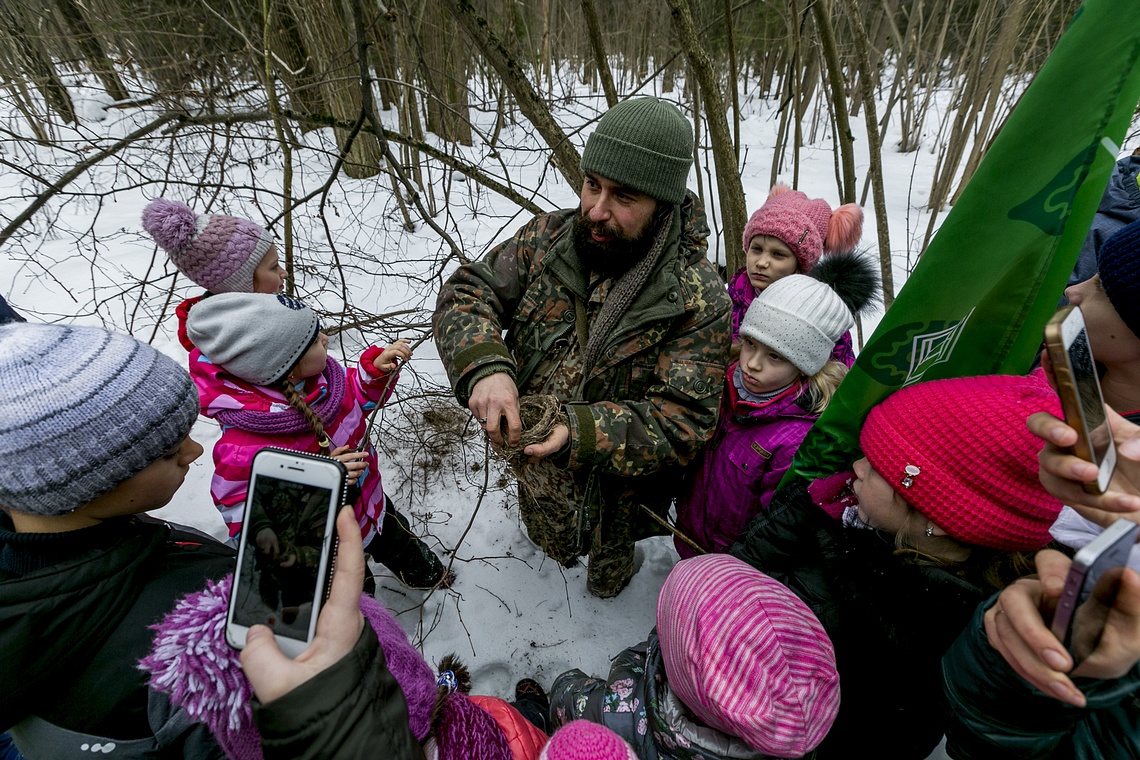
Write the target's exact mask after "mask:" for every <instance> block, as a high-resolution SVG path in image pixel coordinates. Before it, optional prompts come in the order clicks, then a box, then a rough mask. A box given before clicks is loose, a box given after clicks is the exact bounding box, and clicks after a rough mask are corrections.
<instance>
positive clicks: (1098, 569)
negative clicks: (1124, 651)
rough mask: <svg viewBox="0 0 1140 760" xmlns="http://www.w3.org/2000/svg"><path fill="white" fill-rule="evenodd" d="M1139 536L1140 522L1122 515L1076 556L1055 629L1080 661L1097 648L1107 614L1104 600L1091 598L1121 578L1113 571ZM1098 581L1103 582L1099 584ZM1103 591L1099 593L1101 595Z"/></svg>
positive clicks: (1055, 621) (1062, 593) (1126, 562)
mask: <svg viewBox="0 0 1140 760" xmlns="http://www.w3.org/2000/svg"><path fill="white" fill-rule="evenodd" d="M1137 536H1140V524H1137V523H1135V522H1133V521H1132V520H1126V519H1124V518H1121V519H1119V520H1117V521H1116V522H1114V523H1113V524H1112V525H1110V526H1108V527H1107V528H1105V529H1104V530H1103V531H1101V534H1100V535H1099V536H1097V537H1096V538H1094V539H1093V540H1092V541H1090V542H1089V543H1088V544H1086V545H1085V546H1084V547H1083V548H1082V549H1081V550H1080V551H1078V552H1077V553H1076V556H1074V557H1073V564H1072V566H1070V567H1069V574H1068V576H1066V578H1065V588H1064V590H1063V591H1062V592H1061V598H1060V600H1059V601H1058V602H1057V611H1056V612H1055V613H1054V614H1053V625H1052V631H1053V635H1054V636H1056V637H1057V639H1058V640H1059V641H1060V642H1061V643H1063V644H1064V645H1065V647H1066V648H1068V650H1069V653H1070V654H1072V655H1073V658H1074V659H1075V660H1076V661H1077V662H1080V661H1081V660H1083V659H1084V658H1085V657H1087V656H1088V654H1089V653H1090V652H1092V651H1093V650H1094V649H1096V645H1097V642H1098V641H1100V633H1101V631H1102V630H1103V629H1104V617H1105V615H1106V614H1107V608H1106V607H1105V606H1104V605H1103V604H1097V603H1096V602H1095V600H1094V602H1093V603H1092V604H1090V603H1089V600H1090V598H1092V597H1093V595H1094V594H1093V592H1094V590H1097V591H1098V592H1103V591H1104V590H1105V585H1107V584H1111V583H1115V582H1116V581H1117V580H1119V573H1118V572H1113V571H1114V570H1116V569H1118V568H1121V567H1123V566H1125V565H1127V564H1128V557H1129V554H1130V553H1131V552H1132V547H1133V546H1134V545H1135V544H1136V538H1137ZM1098 584H1102V586H1101V587H1100V588H1098ZM1104 595H1105V594H1104V593H1097V594H1096V596H1097V598H1098V599H1100V598H1103V597H1104Z"/></svg>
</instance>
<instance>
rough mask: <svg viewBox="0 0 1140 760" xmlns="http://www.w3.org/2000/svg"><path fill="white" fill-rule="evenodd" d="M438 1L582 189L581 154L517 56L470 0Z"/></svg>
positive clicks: (566, 173)
mask: <svg viewBox="0 0 1140 760" xmlns="http://www.w3.org/2000/svg"><path fill="white" fill-rule="evenodd" d="M441 2H442V3H443V5H444V6H445V7H446V8H447V9H448V10H449V11H451V13H452V14H453V15H454V16H455V19H456V20H457V21H458V22H459V25H460V26H461V27H463V30H464V31H465V32H467V36H468V38H469V39H470V40H471V41H472V42H473V43H474V44H475V47H477V48H478V49H479V51H480V52H481V53H482V54H483V57H484V58H486V59H487V62H488V63H490V64H491V66H492V67H493V68H494V69H495V72H496V73H498V75H499V76H500V77H501V78H502V80H503V83H504V84H505V85H506V86H507V87H508V88H509V89H510V91H511V94H512V95H514V97H515V101H516V102H517V103H518V107H519V110H520V111H522V112H523V115H524V116H526V117H527V119H529V120H530V123H531V124H533V125H534V128H535V129H537V130H538V133H539V134H540V135H542V139H543V140H545V141H546V144H547V145H548V146H550V149H551V151H553V153H554V155H553V156H552V160H553V161H554V165H555V166H556V167H557V168H558V171H560V172H561V173H562V176H563V177H565V178H566V181H567V182H568V183H570V186H571V187H573V188H574V190H575V191H578V190H581V188H582V167H581V163H582V157H581V156H580V155H579V154H578V150H577V149H576V148H575V147H574V145H573V143H571V142H570V140H569V139H568V138H567V137H566V133H565V132H563V131H562V128H561V127H559V126H558V123H557V122H556V121H555V120H554V116H553V115H551V113H550V108H549V107H548V106H547V104H546V102H545V101H543V100H542V98H541V97H540V96H539V94H538V92H537V91H536V90H535V89H534V85H532V84H531V83H530V79H529V78H528V77H527V72H526V69H525V68H523V66H521V65H520V63H519V60H518V58H517V56H516V55H515V54H514V52H512V51H511V50H508V49H507V47H506V45H504V44H503V42H502V41H501V40H500V39H499V37H498V35H496V34H495V33H494V32H493V31H492V30H491V27H490V24H488V23H487V20H486V19H485V18H483V17H482V16H480V15H478V14H477V13H476V12H475V8H474V7H473V6H472V5H471V2H470V0H441ZM738 181H739V180H738Z"/></svg>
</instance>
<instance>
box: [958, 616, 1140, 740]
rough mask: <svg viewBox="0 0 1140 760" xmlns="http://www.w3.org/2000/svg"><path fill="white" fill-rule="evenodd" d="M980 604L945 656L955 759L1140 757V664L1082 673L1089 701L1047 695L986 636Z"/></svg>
mask: <svg viewBox="0 0 1140 760" xmlns="http://www.w3.org/2000/svg"><path fill="white" fill-rule="evenodd" d="M993 601H994V600H993V599H990V600H989V601H986V602H983V603H982V604H981V605H979V607H978V610H977V613H976V614H975V615H974V620H973V622H972V623H971V624H970V625H969V626H968V627H967V628H966V630H965V631H964V632H963V633H962V635H961V636H960V637H958V640H957V641H955V642H954V645H953V646H952V647H950V651H949V652H947V653H946V656H945V657H944V658H943V660H942V673H943V676H944V678H945V681H946V700H947V704H948V707H949V710H950V717H949V720H948V724H947V727H946V752H947V754H949V755H950V757H953V758H955V760H989V758H996V757H1001V758H1025V759H1026V760H1028V759H1029V758H1049V760H1062V758H1064V759H1066V760H1067V759H1068V758H1080V759H1081V760H1125V758H1138V757H1140V666H1133V668H1132V670H1131V671H1129V672H1128V673H1126V674H1125V675H1124V676H1123V677H1121V678H1118V679H1115V680H1111V681H1101V680H1097V679H1093V678H1078V679H1076V680H1075V681H1074V684H1075V685H1076V686H1077V688H1078V689H1080V690H1081V691H1082V692H1084V695H1085V698H1086V700H1087V702H1086V704H1085V707H1083V708H1077V707H1073V706H1071V705H1067V704H1065V703H1063V702H1059V701H1058V700H1056V699H1053V698H1052V697H1048V696H1046V695H1044V694H1042V693H1041V692H1039V691H1037V690H1036V689H1035V688H1033V687H1032V686H1030V685H1029V683H1028V682H1026V681H1025V680H1023V679H1022V678H1021V676H1019V675H1017V673H1015V672H1014V671H1013V668H1011V667H1010V666H1009V664H1008V663H1007V662H1006V661H1005V659H1004V658H1003V657H1002V656H1001V654H999V653H998V651H997V650H996V649H994V648H993V647H991V646H990V645H989V642H988V641H987V640H986V631H985V626H984V623H983V621H982V618H983V617H984V615H985V612H986V610H987V609H989V608H990V606H991V605H992V604H993Z"/></svg>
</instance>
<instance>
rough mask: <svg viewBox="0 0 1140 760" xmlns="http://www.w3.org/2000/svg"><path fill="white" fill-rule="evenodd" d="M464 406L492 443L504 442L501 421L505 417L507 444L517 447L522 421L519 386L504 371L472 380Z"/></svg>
mask: <svg viewBox="0 0 1140 760" xmlns="http://www.w3.org/2000/svg"><path fill="white" fill-rule="evenodd" d="M467 408H468V409H470V410H471V414H473V415H475V419H476V420H478V421H479V424H480V425H482V427H483V430H485V431H487V434H488V435H489V436H490V437H491V443H493V444H494V445H495V446H502V445H503V436H502V433H501V432H500V431H501V429H502V420H503V418H506V420H507V443H508V444H509V445H511V446H518V444H519V436H520V435H522V421H521V419H520V417H519V389H518V388H517V387H516V386H515V381H514V380H512V379H511V376H510V375H508V374H507V373H506V372H496V373H494V374H493V375H487V376H486V377H485V378H483V379H482V380H480V381H479V382H477V383H475V387H474V388H472V389H471V399H470V400H469V401H468V402H467Z"/></svg>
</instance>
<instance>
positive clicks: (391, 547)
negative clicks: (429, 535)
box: [364, 501, 455, 588]
mask: <svg viewBox="0 0 1140 760" xmlns="http://www.w3.org/2000/svg"><path fill="white" fill-rule="evenodd" d="M364 550H365V551H366V552H368V554H370V555H371V556H372V558H373V559H374V560H376V561H377V562H379V563H380V564H381V565H383V566H384V567H386V568H388V569H389V570H391V571H392V572H393V573H394V574H395V575H396V577H397V578H399V579H400V582H401V583H403V584H404V585H405V586H408V587H410V588H435V587H437V586H438V587H439V588H451V584H452V583H454V582H455V573H451V572H448V571H447V568H445V567H444V566H443V563H442V562H440V561H439V557H437V556H435V554H434V553H433V552H432V550H431V549H430V548H428V545H427V544H425V543H424V542H423V541H421V540H420V538H419V536H417V535H416V534H415V533H413V532H412V527H411V525H410V524H409V523H408V518H406V517H404V516H403V515H402V514H400V513H399V512H397V511H396V508H395V506H394V505H393V504H392V502H391V501H388V503H387V506H386V507H385V509H384V524H383V526H382V529H381V531H380V535H378V536H377V537H376V538H374V539H372V541H371V542H370V543H369V544H368V546H366V547H365V548H364Z"/></svg>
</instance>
